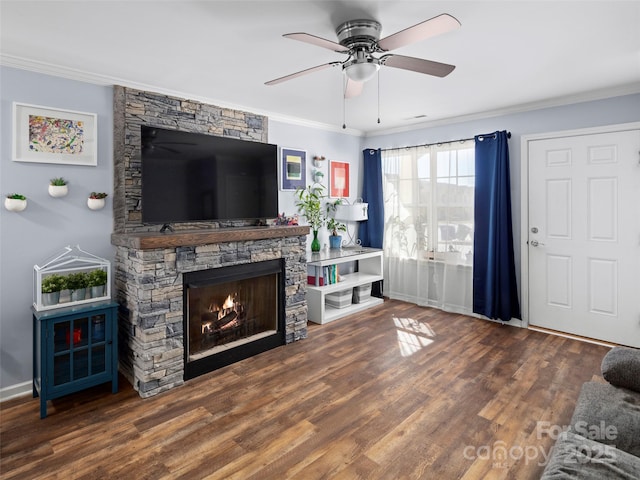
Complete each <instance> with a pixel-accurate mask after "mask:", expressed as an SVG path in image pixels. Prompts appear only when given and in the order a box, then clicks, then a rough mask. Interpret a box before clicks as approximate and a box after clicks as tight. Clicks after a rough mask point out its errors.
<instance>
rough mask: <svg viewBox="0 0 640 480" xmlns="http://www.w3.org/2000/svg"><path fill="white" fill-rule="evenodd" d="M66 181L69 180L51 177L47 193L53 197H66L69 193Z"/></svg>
mask: <svg viewBox="0 0 640 480" xmlns="http://www.w3.org/2000/svg"><path fill="white" fill-rule="evenodd" d="M67 183H69V182H67V181H66V180H65V179H64V178H62V177H56V178H52V179H51V180H50V181H49V195H51V196H52V197H53V198H60V197H66V196H67V194H68V193H69V187H68V186H67Z"/></svg>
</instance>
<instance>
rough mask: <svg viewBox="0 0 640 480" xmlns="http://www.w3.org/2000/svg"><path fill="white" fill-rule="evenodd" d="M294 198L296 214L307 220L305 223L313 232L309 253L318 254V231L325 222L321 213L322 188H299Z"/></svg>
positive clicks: (316, 185) (314, 186)
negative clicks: (298, 213)
mask: <svg viewBox="0 0 640 480" xmlns="http://www.w3.org/2000/svg"><path fill="white" fill-rule="evenodd" d="M295 196H296V207H298V212H300V213H301V214H302V216H303V217H304V218H306V219H307V222H308V223H309V226H310V227H311V230H312V231H313V241H312V242H311V251H312V252H319V251H320V241H319V240H318V230H319V229H320V228H321V227H322V226H323V225H324V222H325V217H324V215H323V213H322V199H323V198H324V197H325V195H324V187H323V186H322V185H320V184H317V183H316V184H313V185H309V186H307V188H302V187H299V188H298V189H297V190H296V192H295Z"/></svg>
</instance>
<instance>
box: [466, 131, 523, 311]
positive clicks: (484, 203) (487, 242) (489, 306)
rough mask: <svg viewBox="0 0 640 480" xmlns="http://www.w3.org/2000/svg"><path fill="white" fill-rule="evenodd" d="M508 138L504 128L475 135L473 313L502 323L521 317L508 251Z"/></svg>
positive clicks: (510, 241)
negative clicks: (499, 130) (486, 133)
mask: <svg viewBox="0 0 640 480" xmlns="http://www.w3.org/2000/svg"><path fill="white" fill-rule="evenodd" d="M508 137H509V134H508V133H507V132H506V131H501V132H494V133H492V134H488V135H477V136H476V137H475V141H476V147H475V164H476V185H475V207H474V211H475V214H474V215H475V234H474V241H473V243H474V246H473V252H474V253H473V311H474V312H475V313H479V314H481V315H484V316H486V317H489V318H494V319H500V320H502V321H509V320H511V319H512V318H521V317H520V305H519V302H518V291H517V285H516V270H515V262H514V255H513V231H512V226H511V187H510V179H509V147H508V145H507V139H508Z"/></svg>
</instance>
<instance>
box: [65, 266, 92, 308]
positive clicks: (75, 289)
mask: <svg viewBox="0 0 640 480" xmlns="http://www.w3.org/2000/svg"><path fill="white" fill-rule="evenodd" d="M88 284H89V276H88V274H87V273H86V272H76V273H70V274H69V275H67V288H68V289H69V290H71V301H72V302H78V301H80V300H84V297H85V296H86V294H87V285H88Z"/></svg>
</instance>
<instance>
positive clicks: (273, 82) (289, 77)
mask: <svg viewBox="0 0 640 480" xmlns="http://www.w3.org/2000/svg"><path fill="white" fill-rule="evenodd" d="M337 65H342V64H341V63H340V62H330V63H325V64H324V65H318V66H316V67H311V68H307V69H306V70H301V71H299V72H296V73H292V74H290V75H285V76H284V77H280V78H276V79H274V80H269V81H268V82H264V84H265V85H277V84H278V83H282V82H286V81H287V80H292V79H294V78H297V77H301V76H302V75H306V74H308V73H313V72H318V71H320V70H324V69H325V68H329V67H335V66H337Z"/></svg>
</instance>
